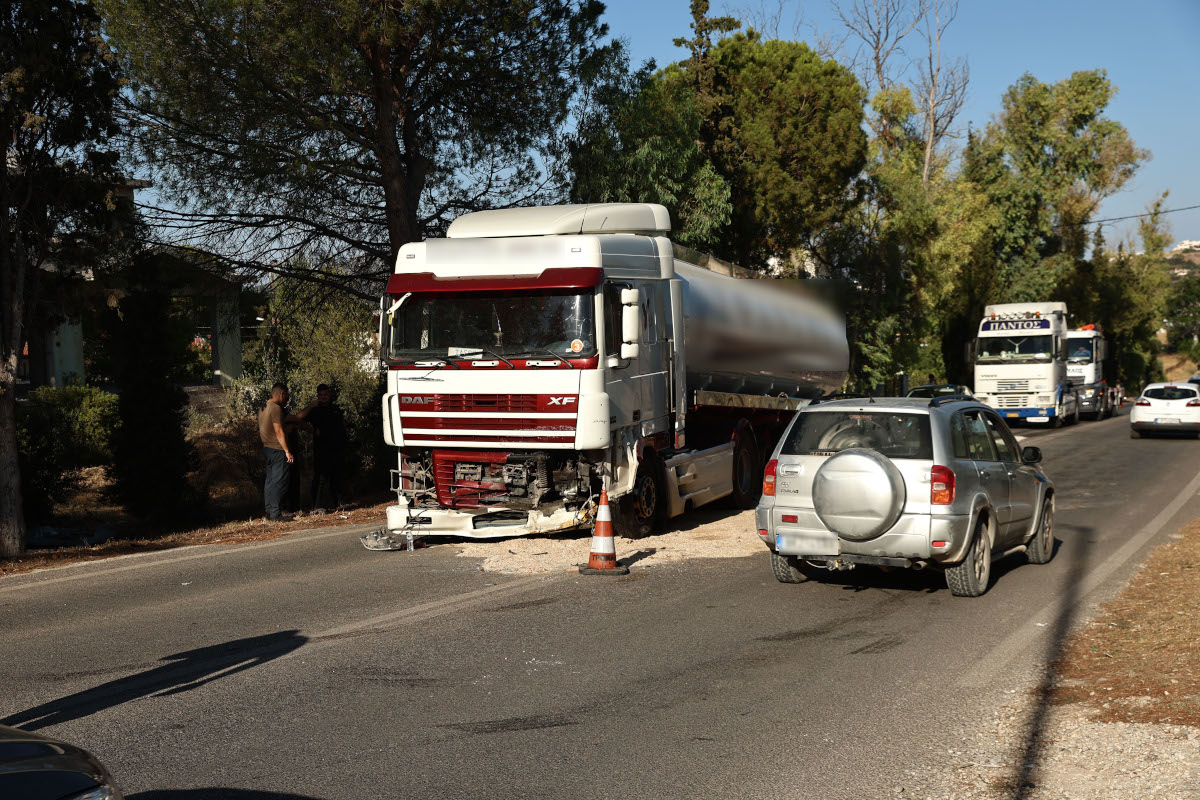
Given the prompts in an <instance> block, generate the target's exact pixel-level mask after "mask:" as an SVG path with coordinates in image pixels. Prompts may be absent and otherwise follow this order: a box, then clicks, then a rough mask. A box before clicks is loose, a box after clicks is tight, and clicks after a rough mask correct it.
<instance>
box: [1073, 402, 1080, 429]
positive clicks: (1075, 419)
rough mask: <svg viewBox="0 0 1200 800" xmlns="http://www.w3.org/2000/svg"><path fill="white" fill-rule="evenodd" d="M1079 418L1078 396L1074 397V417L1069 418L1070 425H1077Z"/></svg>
mask: <svg viewBox="0 0 1200 800" xmlns="http://www.w3.org/2000/svg"><path fill="white" fill-rule="evenodd" d="M1079 417H1080V412H1079V397H1078V396H1076V397H1075V414H1074V415H1072V417H1071V424H1072V425H1078V424H1079Z"/></svg>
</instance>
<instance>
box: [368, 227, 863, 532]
mask: <svg viewBox="0 0 1200 800" xmlns="http://www.w3.org/2000/svg"><path fill="white" fill-rule="evenodd" d="M670 227H671V225H670V218H669V216H668V214H667V210H666V209H665V208H664V207H662V206H659V205H650V204H602V205H587V206H583V205H579V206H550V207H537V208H520V209H506V210H497V211H483V212H478V213H474V214H467V215H464V216H462V217H460V218H458V219H457V220H455V221H454V222H453V223H452V224H451V225H450V227H449V230H448V231H447V235H446V238H445V239H431V240H428V241H425V242H420V243H412V244H407V245H405V246H404V247H402V248H401V249H400V252H399V254H398V256H397V260H396V271H395V274H394V275H393V276H392V277H391V279H390V281H389V283H388V287H387V294H386V295H385V296H384V297H383V299H382V301H381V309H382V312H383V315H382V316H383V319H382V320H381V331H380V341H381V343H382V348H383V352H382V360H383V365H384V366H385V367H386V369H387V371H388V373H387V374H388V379H387V393H386V395H385V397H384V400H383V404H384V407H383V412H384V413H383V417H384V439H385V440H386V442H387V443H388V444H389V445H391V446H394V447H396V448H397V451H398V468H397V469H396V470H394V471H393V486H392V488H393V489H394V490H395V491H396V493H397V496H398V497H397V499H398V502H397V504H396V505H394V506H392V507H390V508H389V509H388V513H387V527H386V529H384V530H380V531H378V532H376V533H375V534H372V535H371V536H367V537H364V541H363V543H364V545H366V546H367V547H368V548H370V549H397V548H399V547H402V546H403V545H404V542H405V541H408V540H410V537H422V536H435V535H449V536H466V537H478V538H483V537H503V536H516V535H522V534H532V533H544V532H548V531H556V530H564V529H568V528H572V527H576V526H580V525H586V524H588V523H589V522H590V521H591V519H592V518H593V516H594V514H595V509H596V506H597V501H598V498H599V494H600V490H601V488H607V490H608V493H609V498H610V501H612V503H613V517H614V524H615V525H616V526H617V528H618V532H623V533H625V534H626V535H640V534H645V533H648V532H649V531H650V530H651V529H652V528H653V527H654V526H656V525H658V524H659V523H661V522H663V521H664V520H666V519H667V518H669V517H673V516H676V515H678V514H681V513H683V512H685V511H686V510H688V509H690V508H693V507H696V506H700V505H703V504H705V503H708V502H711V501H713V500H717V499H719V498H722V497H727V496H730V495H732V497H733V501H734V502H735V503H736V504H737V505H738V506H740V507H743V508H751V507H753V506H754V504H755V502H756V501H757V499H758V494H759V492H760V491H761V486H762V469H763V459H764V457H765V454H767V453H769V452H771V449H772V448H773V447H774V445H775V440H776V437H777V436H778V434H779V433H780V432H781V431H782V429H783V428H784V427H785V426H786V424H787V422H788V421H789V420H790V419H791V416H792V414H793V413H794V411H795V409H796V408H798V407H800V406H801V405H802V404H804V403H805V402H808V400H809V399H811V398H815V397H818V396H820V395H823V394H826V393H828V392H829V391H832V390H835V389H836V388H837V387H839V386H840V385H841V383H842V381H843V379H844V376H845V373H846V368H847V361H848V347H847V343H846V332H845V324H844V322H843V321H842V320H841V318H840V317H839V316H838V315H837V314H835V313H834V312H833V311H831V310H830V309H828V308H827V307H826V306H824V305H823V304H821V303H819V302H818V301H816V300H814V299H811V298H809V297H807V296H805V295H802V294H800V293H799V292H796V291H785V290H784V287H783V286H781V285H779V284H780V282H768V281H761V280H748V279H738V278H737V277H735V276H734V273H737V274H739V275H740V274H746V275H748V273H744V271H742V270H738V269H737V268H734V267H731V266H730V265H726V264H724V263H723V262H717V261H716V260H715V259H709V258H707V257H705V256H701V255H700V254H698V253H694V252H691V251H687V250H685V249H683V248H680V247H678V246H677V245H674V244H673V243H672V242H671V240H670V239H669V238H668V236H667V234H668V233H669V231H670ZM722 272H724V273H725V274H721V273H722ZM772 284H775V285H772Z"/></svg>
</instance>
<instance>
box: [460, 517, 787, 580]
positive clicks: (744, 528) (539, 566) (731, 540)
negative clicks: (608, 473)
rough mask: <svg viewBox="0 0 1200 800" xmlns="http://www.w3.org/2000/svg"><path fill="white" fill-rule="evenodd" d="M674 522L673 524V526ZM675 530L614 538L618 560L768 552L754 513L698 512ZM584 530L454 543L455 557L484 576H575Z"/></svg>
mask: <svg viewBox="0 0 1200 800" xmlns="http://www.w3.org/2000/svg"><path fill="white" fill-rule="evenodd" d="M673 522H675V521H673ZM677 522H678V523H679V525H678V527H676V526H673V525H672V526H669V527H668V530H667V531H665V532H664V533H661V534H658V535H656V536H646V537H644V538H641V539H626V538H624V537H616V540H615V541H616V550H617V552H618V553H619V554H620V557H619V559H618V560H619V561H620V562H621V563H622V564H625V565H626V566H634V565H636V566H637V567H654V566H660V565H663V564H667V563H671V562H678V561H684V560H688V559H694V558H738V557H744V556H760V557H763V558H765V557H766V553H767V548H765V547H764V546H763V543H762V540H761V539H759V538H758V534H757V532H756V529H755V527H754V511H753V510H749V511H733V510H731V509H724V510H721V509H713V510H706V509H700V510H699V511H696V512H694V513H692V514H690V515H687V516H685V517H681V518H680V519H679V520H677ZM590 541H591V532H590V531H588V530H579V531H571V532H569V533H560V534H553V535H550V536H524V537H520V538H514V539H503V540H500V541H496V540H487V539H480V540H472V541H466V542H460V543H457V544H456V545H455V546H456V547H458V548H459V553H458V555H460V556H462V557H464V558H482V559H483V563H482V564H481V568H482V569H483V571H484V572H499V573H505V574H509V575H532V574H540V573H549V572H569V571H574V570H575V569H576V568H577V567H578V566H579V564H582V563H586V562H587V560H588V547H589V542H590Z"/></svg>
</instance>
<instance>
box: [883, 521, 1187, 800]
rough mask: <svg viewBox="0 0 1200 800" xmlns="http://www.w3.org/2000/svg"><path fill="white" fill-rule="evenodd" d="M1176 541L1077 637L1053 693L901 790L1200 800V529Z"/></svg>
mask: <svg viewBox="0 0 1200 800" xmlns="http://www.w3.org/2000/svg"><path fill="white" fill-rule="evenodd" d="M1173 539H1174V541H1170V542H1168V543H1166V544H1163V545H1161V546H1159V547H1158V548H1157V549H1155V550H1154V552H1152V553H1151V554H1150V557H1149V558H1148V559H1147V560H1146V562H1145V564H1143V566H1142V567H1141V569H1140V570H1139V571H1138V572H1137V573H1136V574H1135V575H1134V576H1133V577H1132V578H1131V579H1130V580H1129V582H1128V583H1127V584H1126V586H1125V587H1124V588H1123V589H1122V590H1121V591H1120V593H1119V594H1118V595H1117V597H1115V598H1114V599H1113V600H1111V601H1109V602H1108V603H1105V604H1104V605H1103V606H1101V607H1100V608H1099V609H1097V611H1096V613H1095V615H1094V616H1093V617H1092V619H1091V620H1090V621H1089V622H1087V623H1086V624H1084V626H1083V627H1082V628H1080V629H1079V630H1078V631H1076V632H1075V633H1074V634H1073V635H1072V636H1071V637H1070V638H1068V640H1067V641H1066V643H1065V645H1064V648H1063V651H1062V656H1061V657H1060V658H1059V659H1058V660H1057V661H1056V662H1055V663H1054V664H1052V665H1050V666H1049V667H1048V670H1049V674H1050V676H1051V678H1052V680H1051V681H1050V684H1049V689H1048V691H1045V692H1040V691H1031V692H1025V693H1022V694H1017V695H1015V696H1014V698H1013V700H1012V702H1011V703H1009V704H1007V705H1005V706H1004V707H1002V708H1000V709H997V710H996V711H994V712H993V713H992V715H991V720H990V721H985V722H984V723H983V724H982V725H981V726H980V727H979V728H978V729H976V730H975V731H973V732H972V735H970V736H968V737H967V738H966V740H964V741H963V743H962V744H961V745H960V746H956V747H955V748H953V749H951V750H949V752H948V754H947V758H946V759H945V760H943V761H942V762H941V763H939V764H937V765H935V766H933V767H931V768H928V769H922V770H913V771H912V772H911V773H910V776H911V777H910V782H909V783H908V784H907V785H905V786H902V787H897V790H898V792H901V793H902V794H903V796H905V797H921V798H929V800H933V799H934V798H938V799H939V800H941V799H943V798H944V799H945V800H950V799H951V798H952V799H953V800H1001V798H1020V799H1021V800H1142V798H1162V800H1184V798H1200V522H1194V523H1192V524H1191V525H1189V526H1187V527H1186V528H1184V529H1183V530H1182V531H1180V532H1179V533H1177V534H1175V535H1174V536H1173ZM984 719H985V720H986V717H985V718H984Z"/></svg>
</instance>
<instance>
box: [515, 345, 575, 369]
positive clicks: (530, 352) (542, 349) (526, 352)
mask: <svg viewBox="0 0 1200 800" xmlns="http://www.w3.org/2000/svg"><path fill="white" fill-rule="evenodd" d="M536 353H545V354H546V355H549V356H554V357H555V358H557V359H558V360H559V361H561V362H563V363H564V364H566V365H567V366H568V367H570V368H571V369H575V365H574V364H572V363H571V362H570V361H569V360H567V359H565V358H563V357H562V356H560V355H559V354H558V353H556V352H554V351H553V350H551V349H550V348H549V347H533V348H530V349H529V350H522V351H521V352H519V353H513V354H512V357H513V358H521V357H522V356H531V355H534V354H536Z"/></svg>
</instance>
